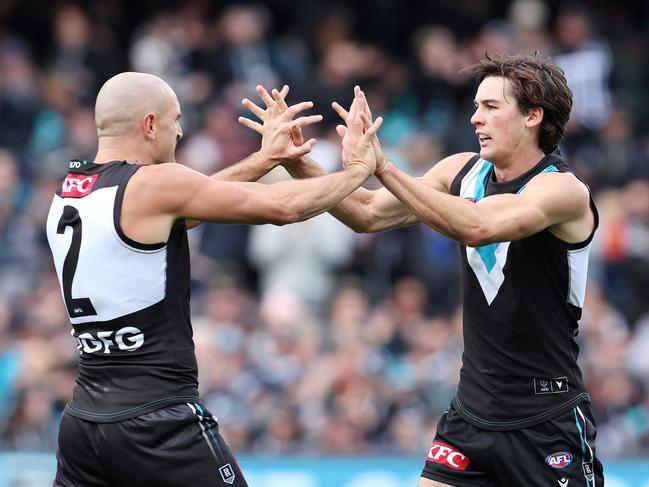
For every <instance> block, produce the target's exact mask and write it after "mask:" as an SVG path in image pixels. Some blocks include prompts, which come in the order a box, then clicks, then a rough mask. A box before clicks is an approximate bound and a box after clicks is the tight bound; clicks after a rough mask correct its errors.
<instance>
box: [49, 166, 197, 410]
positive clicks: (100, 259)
mask: <svg viewBox="0 0 649 487" xmlns="http://www.w3.org/2000/svg"><path fill="white" fill-rule="evenodd" d="M139 168H140V166H138V165H136V164H132V163H129V162H127V161H113V162H109V163H106V164H94V163H91V162H86V161H76V160H74V161H70V170H69V172H68V174H67V175H66V176H65V178H64V180H63V182H62V184H61V187H60V188H59V190H58V191H57V192H56V194H55V195H54V199H53V201H52V205H51V207H50V211H49V215H48V218H47V238H48V241H49V244H50V248H51V250H52V254H53V257H54V264H55V267H56V272H57V275H58V278H59V282H60V284H61V291H62V293H63V297H64V301H65V305H66V307H67V309H68V314H69V316H70V321H71V323H72V327H73V330H72V335H73V336H74V338H75V340H76V344H77V349H78V350H79V354H80V359H79V372H78V376H77V380H76V386H75V389H74V393H73V399H72V401H71V402H70V404H68V406H67V408H66V411H67V412H68V413H69V414H71V415H73V416H76V417H78V418H81V419H85V420H89V421H96V422H114V421H121V420H123V419H127V418H131V417H135V416H139V415H141V414H145V413H147V412H149V411H153V410H155V409H159V408H162V407H165V406H167V405H171V404H177V403H184V402H194V401H197V400H198V391H197V388H198V380H197V367H196V358H195V354H194V343H193V340H192V327H191V323H190V318H189V248H188V244H187V230H186V227H185V222H184V220H179V221H177V222H176V223H175V224H174V226H173V228H172V230H171V234H170V236H169V240H168V241H167V242H166V243H160V244H140V243H138V242H134V241H133V240H131V239H129V238H128V237H127V236H126V235H125V234H124V232H123V231H122V229H121V226H120V211H121V206H122V198H123V195H124V190H125V188H126V185H127V184H128V181H129V179H130V178H131V176H132V175H133V174H134V173H135V172H136V171H137V170H138V169H139Z"/></svg>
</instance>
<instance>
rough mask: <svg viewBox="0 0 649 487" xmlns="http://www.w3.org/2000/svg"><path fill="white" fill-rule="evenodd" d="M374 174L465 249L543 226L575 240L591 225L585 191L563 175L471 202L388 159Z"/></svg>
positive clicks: (548, 176)
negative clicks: (405, 170) (416, 176)
mask: <svg viewBox="0 0 649 487" xmlns="http://www.w3.org/2000/svg"><path fill="white" fill-rule="evenodd" d="M460 156H462V159H463V160H465V161H466V159H465V157H466V155H465V154H458V155H456V156H451V157H458V162H459V161H460V159H459V157H460ZM449 159H450V158H449ZM376 175H377V177H378V178H379V180H380V181H381V183H382V184H383V185H384V186H385V187H386V188H387V189H388V190H390V192H392V193H393V194H394V195H395V196H396V197H397V198H399V199H400V200H401V201H402V202H403V204H404V205H406V206H407V207H408V208H410V209H411V210H412V212H413V213H415V214H416V215H417V216H418V217H419V218H420V219H421V221H422V222H424V223H426V224H428V225H429V226H431V227H432V228H434V229H435V230H437V231H439V232H440V233H443V234H444V235H447V236H448V237H450V238H452V239H454V240H457V241H459V242H461V243H463V244H465V245H468V246H470V247H478V246H482V245H487V244H490V243H494V242H506V241H512V240H518V239H521V238H524V237H527V236H529V235H533V234H535V233H538V232H540V231H541V230H543V229H545V228H550V229H551V230H552V231H553V233H555V234H556V235H557V236H559V237H560V238H562V239H564V240H566V241H568V242H573V243H575V242H579V241H581V240H584V239H585V238H586V237H587V236H588V235H589V233H590V231H591V229H592V223H593V222H592V214H591V212H590V204H589V194H588V189H587V188H586V187H585V185H584V184H583V183H581V182H580V181H579V180H578V179H577V178H576V177H574V176H573V175H572V174H569V173H544V174H539V175H538V176H536V177H535V178H533V179H532V180H531V181H530V182H529V184H528V185H527V188H526V190H525V192H523V193H521V194H503V195H495V196H489V197H486V198H484V199H482V200H480V201H479V202H477V203H474V202H472V201H468V200H465V199H463V198H460V197H457V196H452V195H449V194H446V193H443V192H441V191H438V190H436V189H434V188H432V187H431V186H430V185H428V184H426V182H425V181H422V180H418V179H417V178H413V177H411V176H409V175H407V174H405V173H404V172H402V171H400V170H398V169H397V168H396V167H395V166H394V165H393V164H391V163H390V162H389V161H388V162H387V163H386V164H385V165H384V166H383V167H382V168H381V171H380V172H379V171H377V173H376Z"/></svg>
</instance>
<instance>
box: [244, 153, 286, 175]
mask: <svg viewBox="0 0 649 487" xmlns="http://www.w3.org/2000/svg"><path fill="white" fill-rule="evenodd" d="M252 157H253V158H255V159H256V160H257V161H258V162H259V163H260V164H261V165H263V167H265V168H266V169H268V170H269V171H270V170H271V169H273V168H274V167H276V166H278V165H280V164H283V163H284V161H285V160H284V159H281V158H279V157H273V156H272V155H271V154H269V153H268V152H266V151H265V150H264V149H263V147H262V148H261V149H259V150H258V151H257V152H255V153H254V154H253V155H252Z"/></svg>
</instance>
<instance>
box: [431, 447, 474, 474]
mask: <svg viewBox="0 0 649 487" xmlns="http://www.w3.org/2000/svg"><path fill="white" fill-rule="evenodd" d="M426 460H427V461H429V462H435V463H441V464H442V465H446V466H447V467H449V468H452V469H453V470H466V468H467V467H468V466H469V461H470V459H469V457H467V456H466V455H465V454H464V453H462V452H460V451H457V450H456V449H455V448H453V447H452V446H451V445H447V444H446V443H440V442H438V441H433V442H432V443H431V444H430V450H429V452H428V458H427V459H426Z"/></svg>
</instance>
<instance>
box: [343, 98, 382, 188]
mask: <svg viewBox="0 0 649 487" xmlns="http://www.w3.org/2000/svg"><path fill="white" fill-rule="evenodd" d="M363 103H364V102H363V99H362V98H361V97H360V96H355V97H354V101H353V102H352V105H351V107H350V109H349V112H346V117H345V124H346V126H341V125H339V126H338V127H336V130H337V131H338V135H340V136H341V137H342V144H343V152H342V159H343V166H344V167H345V168H349V167H352V166H354V165H358V164H360V165H362V166H364V167H365V168H366V169H367V171H368V176H369V175H371V174H373V173H374V170H375V168H376V155H375V153H374V149H373V148H372V138H373V137H374V136H375V135H376V132H377V131H378V130H379V128H380V127H381V124H382V123H383V119H382V118H381V117H379V118H377V119H376V121H374V123H371V124H369V125H367V126H366V121H367V120H369V119H368V118H367V116H366V115H365V118H363V115H364V112H363Z"/></svg>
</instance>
